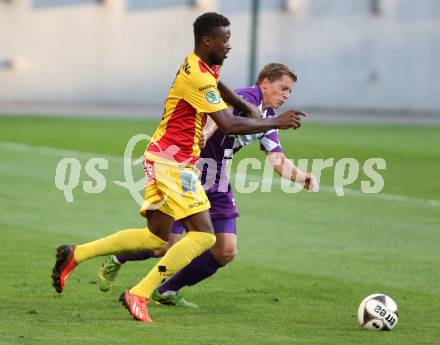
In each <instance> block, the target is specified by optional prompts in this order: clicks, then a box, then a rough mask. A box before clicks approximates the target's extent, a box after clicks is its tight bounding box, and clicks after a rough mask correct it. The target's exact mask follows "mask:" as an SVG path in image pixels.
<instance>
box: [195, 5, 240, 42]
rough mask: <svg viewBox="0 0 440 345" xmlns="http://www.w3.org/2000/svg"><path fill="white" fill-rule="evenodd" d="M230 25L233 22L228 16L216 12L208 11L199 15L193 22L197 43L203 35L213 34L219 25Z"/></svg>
mask: <svg viewBox="0 0 440 345" xmlns="http://www.w3.org/2000/svg"><path fill="white" fill-rule="evenodd" d="M229 25H231V22H230V21H229V19H228V18H226V17H225V16H222V15H221V14H218V13H215V12H207V13H204V14H202V15H201V16H199V17H197V19H196V21H195V22H194V24H193V26H194V39H195V43H196V45H198V44H199V43H200V40H201V39H202V37H203V36H212V35H213V34H214V30H215V29H216V28H217V27H221V26H229Z"/></svg>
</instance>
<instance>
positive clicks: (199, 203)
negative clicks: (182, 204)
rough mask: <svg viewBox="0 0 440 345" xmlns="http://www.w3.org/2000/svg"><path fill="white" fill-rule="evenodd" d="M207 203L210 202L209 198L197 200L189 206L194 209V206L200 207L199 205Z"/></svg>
mask: <svg viewBox="0 0 440 345" xmlns="http://www.w3.org/2000/svg"><path fill="white" fill-rule="evenodd" d="M207 203H208V200H203V201H197V202H195V203H194V204H190V205H189V206H188V208H189V209H192V208H194V207H199V206H203V205H206V204H207Z"/></svg>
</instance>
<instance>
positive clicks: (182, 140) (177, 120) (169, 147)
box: [145, 52, 227, 164]
mask: <svg viewBox="0 0 440 345" xmlns="http://www.w3.org/2000/svg"><path fill="white" fill-rule="evenodd" d="M219 69H220V68H219V66H213V67H212V68H210V67H209V66H208V65H207V64H205V63H204V62H203V61H202V60H201V59H200V58H199V57H198V56H197V55H196V54H195V53H194V52H191V53H190V54H189V55H188V56H187V57H186V58H185V60H184V62H183V63H182V65H181V66H180V69H179V71H178V72H177V75H176V79H175V80H174V83H173V85H172V86H171V88H170V91H169V93H168V96H167V98H166V101H165V109H164V112H163V117H162V121H161V122H160V124H159V127H158V128H157V130H156V132H155V133H154V135H153V137H152V139H151V140H150V143H149V144H148V146H147V150H146V152H145V153H146V156H147V157H148V156H150V155H149V153H150V154H153V155H155V156H156V155H157V156H160V157H162V158H165V159H167V160H171V161H175V162H177V163H186V164H194V163H195V162H196V161H197V160H198V158H199V156H200V148H199V139H200V135H201V133H202V128H203V126H204V124H205V122H206V116H207V115H206V114H207V113H213V112H216V111H219V110H222V109H225V108H226V107H227V106H226V104H225V103H224V102H223V100H222V98H221V97H220V92H219V91H218V88H217V83H218V78H219ZM150 158H151V157H150Z"/></svg>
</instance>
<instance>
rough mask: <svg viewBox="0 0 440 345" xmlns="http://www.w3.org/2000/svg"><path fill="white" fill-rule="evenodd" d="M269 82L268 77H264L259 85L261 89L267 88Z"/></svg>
mask: <svg viewBox="0 0 440 345" xmlns="http://www.w3.org/2000/svg"><path fill="white" fill-rule="evenodd" d="M270 84H271V81H270V80H269V79H268V78H264V79H263V81H262V82H261V84H260V85H261V87H262V88H263V89H267V88H268V87H269V85H270Z"/></svg>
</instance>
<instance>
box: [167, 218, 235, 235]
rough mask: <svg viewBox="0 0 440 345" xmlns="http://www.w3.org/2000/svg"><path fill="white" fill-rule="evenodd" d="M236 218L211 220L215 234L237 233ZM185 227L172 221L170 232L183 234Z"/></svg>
mask: <svg viewBox="0 0 440 345" xmlns="http://www.w3.org/2000/svg"><path fill="white" fill-rule="evenodd" d="M235 219H236V218H214V219H211V220H212V225H213V226H214V232H215V233H216V234H222V233H229V234H237V228H236V222H235ZM184 231H185V228H184V227H183V225H182V224H181V223H180V222H179V221H177V222H174V224H173V228H172V229H171V232H172V233H173V234H183V232H184Z"/></svg>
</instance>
